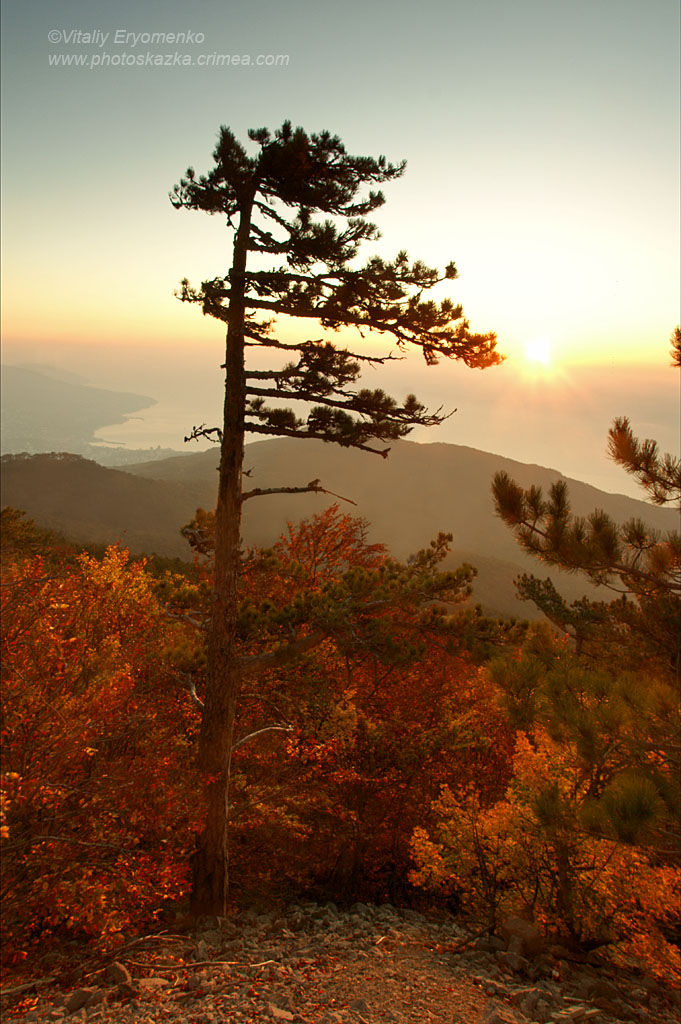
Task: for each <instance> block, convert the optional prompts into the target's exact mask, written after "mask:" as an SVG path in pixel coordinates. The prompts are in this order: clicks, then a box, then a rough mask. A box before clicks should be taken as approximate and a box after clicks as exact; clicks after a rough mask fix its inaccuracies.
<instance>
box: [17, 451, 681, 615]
mask: <svg viewBox="0 0 681 1024" xmlns="http://www.w3.org/2000/svg"><path fill="white" fill-rule="evenodd" d="M217 463H218V453H217V450H212V451H208V452H200V453H198V454H194V455H181V456H178V457H175V458H170V459H165V460H160V461H154V462H145V463H141V464H137V465H131V466H127V467H126V470H125V472H123V471H121V470H117V469H109V468H105V467H103V466H100V465H97V464H96V463H94V462H90V461H88V460H85V459H82V458H78V457H77V456H73V455H62V456H54V455H35V456H21V457H19V456H5V457H3V459H2V494H3V498H2V500H3V504H9V505H12V506H14V507H16V508H21V509H24V510H25V511H26V512H27V513H28V514H29V515H31V516H32V517H33V518H34V519H35V520H36V522H38V524H39V525H41V526H45V527H49V528H52V529H56V530H59V531H61V532H63V533H65V534H66V535H67V536H70V537H72V538H73V539H76V540H82V541H90V542H95V541H96V542H100V543H111V542H115V541H122V542H123V543H124V544H126V545H127V546H128V547H129V548H130V549H131V551H133V553H136V554H137V553H151V552H156V553H157V554H164V555H169V556H176V557H185V558H187V557H188V556H189V549H188V547H187V545H186V543H185V541H184V540H183V538H182V537H181V536H180V533H179V530H180V527H181V526H182V525H183V524H184V523H186V522H187V521H188V520H189V519H190V518H191V516H192V515H193V513H194V511H195V509H196V508H197V507H199V506H201V507H203V508H212V507H213V505H214V503H215V496H216V491H217V471H216V469H217ZM245 464H246V469H247V472H248V473H249V482H252V484H253V486H254V487H276V486H278V485H279V486H299V485H304V484H306V483H308V482H309V481H311V480H314V479H320V480H321V483H322V485H323V486H324V487H326V488H328V490H330V491H334V492H335V493H336V494H339V495H343V497H345V498H348V499H351V500H352V501H353V502H355V503H356V504H354V505H353V504H349V503H348V504H346V503H345V502H343V501H340V502H339V504H340V505H341V506H342V507H343V508H344V509H345V510H347V511H348V512H350V513H352V514H355V515H360V516H363V517H364V518H366V519H367V520H368V522H369V524H370V525H369V528H368V534H369V540H370V541H371V542H382V543H384V544H386V545H387V547H388V548H389V550H390V551H391V553H392V554H393V555H394V556H395V557H398V558H406V557H407V556H408V555H410V554H412V553H414V552H415V551H417V550H418V549H420V548H422V547H424V546H426V545H427V544H428V542H429V541H430V540H431V539H432V538H433V537H434V536H435V535H436V534H437V533H438V532H439V531H441V530H442V531H445V532H448V533H451V534H453V538H454V539H453V542H452V555H451V556H450V559H449V564H460V563H461V562H462V561H469V562H471V563H472V564H473V565H474V566H476V567H477V568H478V570H479V577H478V580H477V581H476V588H475V599H476V600H478V601H480V602H481V603H482V604H483V606H484V607H485V608H486V609H487V610H489V611H491V612H498V613H502V614H509V615H516V616H518V615H521V616H528V615H529V614H530V613H531V611H532V609H531V607H530V606H529V605H527V604H521V603H520V602H519V601H518V600H517V599H516V596H515V590H514V587H513V583H512V581H513V578H514V577H515V576H516V575H517V574H518V573H521V572H532V573H534V574H535V575H538V576H546V575H551V577H552V578H553V579H554V580H555V581H556V584H557V586H559V588H560V589H561V592H563V593H564V594H565V596H566V597H568V598H569V599H574V598H576V597H579V596H581V595H582V594H584V593H586V592H588V591H589V590H590V588H589V587H588V586H587V584H586V582H585V581H584V580H583V579H582V578H581V577H579V576H578V575H570V574H567V573H562V572H559V571H557V570H551V572H550V573H549V572H547V571H546V568H545V567H544V566H543V565H542V564H541V563H540V562H538V561H537V560H536V559H533V558H531V557H530V556H528V555H525V554H524V553H523V552H522V551H521V550H520V548H519V547H518V545H517V544H516V542H515V540H514V538H513V535H512V533H511V531H510V530H509V529H508V528H507V527H505V526H504V525H503V523H502V522H501V521H500V520H499V519H498V518H497V517H496V516H495V514H494V508H493V503H492V497H491V480H492V477H493V475H494V473H495V472H497V471H499V470H505V471H506V472H507V473H509V475H510V476H512V477H513V478H514V479H516V480H517V481H518V482H519V483H520V484H522V485H523V486H529V485H530V484H532V483H534V484H537V485H539V486H541V487H543V488H544V489H547V488H548V487H549V486H550V484H551V483H553V482H554V481H556V480H558V479H565V478H564V477H563V476H562V474H560V473H558V472H557V471H556V470H552V469H547V468H545V467H542V466H533V465H527V464H526V463H522V462H516V461H514V460H512V459H506V458H503V457H501V456H498V455H492V454H490V453H488V452H481V451H477V450H476V449H474V448H466V447H463V446H459V445H450V444H417V443H415V442H410V441H400V442H398V443H397V444H395V445H394V447H393V449H392V451H391V453H390V456H389V457H388V458H387V459H381V458H376V457H374V456H371V455H367V454H365V453H362V452H357V451H354V450H352V449H344V448H339V447H338V446H335V445H330V444H329V445H326V444H324V443H323V442H318V441H307V442H305V443H304V444H303V443H301V442H299V441H296V440H294V439H288V438H275V439H271V440H266V441H256V442H254V443H252V444H249V445H247V446H246V463H245ZM568 484H569V488H570V496H571V501H572V506H573V509H574V511H575V512H576V513H577V514H579V515H587V514H588V513H590V512H591V511H593V510H594V509H596V508H601V509H604V510H605V511H606V512H608V513H609V514H610V515H612V516H613V517H614V518H615V519H616V520H618V521H624V520H626V519H629V518H631V517H632V516H638V517H640V518H642V519H643V520H644V521H646V522H648V523H649V524H650V525H651V527H653V528H655V529H658V530H661V531H663V532H664V531H668V530H673V529H675V528H676V526H677V516H676V513H675V512H674V511H673V510H670V509H664V508H662V509H661V508H656V507H654V506H650V505H648V504H646V503H645V502H642V501H637V500H636V499H634V498H629V497H627V496H625V495H617V494H607V493H606V492H604V491H599V490H598V489H597V488H595V487H591V486H590V485H588V484H584V483H581V482H580V481H576V480H568ZM337 500H338V499H335V498H333V497H329V496H328V495H324V494H304V495H268V496H264V497H261V498H255V499H253V500H250V501H248V502H246V504H245V506H244V529H243V534H244V543H245V544H246V545H259V546H268V545H270V544H272V543H273V542H274V541H275V540H276V539H277V537H278V536H279V535H280V534H281V533H282V532H283V531H284V530H285V529H286V523H287V521H289V520H290V521H292V522H294V523H295V522H298V521H299V520H301V519H303V518H307V517H309V516H311V515H314V514H315V513H316V512H319V511H321V510H322V509H324V508H326V507H328V506H329V505H330V504H332V503H334V502H336V501H337ZM599 593H600V594H601V595H602V596H603V597H606V596H607V592H604V591H600V592H599Z"/></svg>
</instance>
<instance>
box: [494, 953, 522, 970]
mask: <svg viewBox="0 0 681 1024" xmlns="http://www.w3.org/2000/svg"><path fill="white" fill-rule="evenodd" d="M497 960H498V962H499V963H500V964H504V965H505V966H506V967H510V969H511V970H512V971H514V972H515V973H516V974H520V973H521V972H522V971H526V970H527V969H528V967H529V966H530V961H529V960H527V959H526V958H525V957H524V956H521V955H520V953H497Z"/></svg>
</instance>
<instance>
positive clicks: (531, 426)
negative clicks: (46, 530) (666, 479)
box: [3, 343, 679, 497]
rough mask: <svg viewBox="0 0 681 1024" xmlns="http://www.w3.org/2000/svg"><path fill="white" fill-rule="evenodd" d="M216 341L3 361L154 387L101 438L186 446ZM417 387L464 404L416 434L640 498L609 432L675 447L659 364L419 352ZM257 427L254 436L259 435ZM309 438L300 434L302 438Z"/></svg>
mask: <svg viewBox="0 0 681 1024" xmlns="http://www.w3.org/2000/svg"><path fill="white" fill-rule="evenodd" d="M220 347H221V346H220V344H218V343H216V344H215V345H213V346H206V345H204V344H201V345H197V346H196V347H195V348H188V347H186V346H177V347H175V346H173V347H172V348H170V349H169V350H168V351H166V352H165V353H163V354H162V353H161V352H160V351H159V349H158V348H157V347H151V346H150V347H147V348H141V347H139V346H135V347H134V348H132V347H130V348H128V347H122V348H120V349H107V350H106V351H104V352H102V351H101V350H98V349H97V348H96V347H95V346H91V347H89V348H88V349H84V348H83V346H80V345H74V346H63V345H62V346H54V345H53V346H48V345H45V344H39V345H34V346H31V347H30V348H25V347H23V346H22V347H20V348H19V347H16V346H7V347H6V349H5V351H4V353H3V361H4V364H5V365H23V366H24V367H26V368H33V369H35V370H37V371H40V370H41V368H44V367H45V366H49V365H50V363H51V365H52V366H53V367H55V368H56V369H58V370H62V371H65V372H66V373H71V374H73V375H74V377H77V378H78V379H79V382H80V383H83V384H88V385H89V386H93V387H98V388H105V389H108V390H114V391H124V392H132V393H135V394H141V395H147V396H149V397H150V398H153V399H155V400H156V403H157V404H156V405H153V406H150V407H149V408H146V409H142V410H139V411H138V412H135V413H132V414H131V415H129V416H128V418H127V420H126V422H125V423H124V424H119V425H114V426H109V427H103V428H101V429H100V430H98V431H96V434H95V437H96V439H97V440H98V441H101V442H103V443H109V444H115V445H123V446H124V447H126V448H155V447H157V446H160V447H161V448H172V449H174V450H176V451H181V452H183V453H186V454H191V453H192V452H195V451H200V450H205V449H206V448H207V447H209V446H208V445H207V444H206V443H203V444H197V443H196V442H192V443H188V444H185V443H184V440H183V439H184V437H185V435H186V434H188V433H189V432H190V430H191V428H192V426H194V425H198V424H200V423H204V422H205V423H206V424H207V425H209V426H210V425H217V423H218V422H219V418H220V415H221V405H222V395H223V382H222V372H223V371H222V370H221V369H220V366H219V363H220V360H221V356H220ZM408 366H409V370H410V381H409V387H410V389H412V390H413V391H414V392H415V393H416V395H417V397H419V398H420V399H421V400H422V401H425V402H426V403H427V404H428V405H429V407H431V408H438V407H439V406H443V407H444V410H445V411H450V410H452V409H454V408H456V410H457V411H456V412H455V413H453V415H452V416H451V417H450V418H449V419H447V420H446V421H445V422H444V423H443V424H442V425H441V426H440V427H436V428H430V429H428V428H416V429H415V430H414V431H412V433H411V434H410V435H409V437H408V439H409V440H411V441H416V442H418V443H425V444H433V443H447V444H458V445H464V446H466V447H470V448H477V449H479V450H481V451H487V452H491V453H493V454H496V455H502V456H504V457H506V458H511V459H516V460H517V461H520V462H525V463H530V464H536V465H540V466H546V467H549V468H552V469H557V470H559V471H560V472H561V473H563V474H565V475H566V476H569V477H573V478H575V479H578V480H583V481H584V482H585V483H590V484H592V485H593V486H595V487H599V488H601V489H602V490H605V491H609V492H611V493H619V494H628V495H630V496H632V497H643V493H642V491H641V490H640V488H639V487H638V486H637V485H636V483H635V482H634V481H633V480H632V479H631V478H630V477H629V476H628V475H627V474H626V473H625V472H624V470H622V469H620V468H619V467H617V466H616V465H614V464H613V463H612V462H611V461H610V460H609V459H608V458H607V455H606V448H607V431H608V428H609V426H610V424H611V422H612V420H613V419H614V418H615V417H616V416H628V417H629V418H630V420H631V422H632V426H633V428H634V430H635V431H636V432H637V433H638V434H639V436H641V437H651V438H654V439H655V440H657V441H658V444H659V445H660V448H661V449H662V450H663V451H669V452H671V453H672V454H675V455H678V454H679V431H678V409H679V381H678V371H675V370H673V369H671V368H669V367H668V366H661V367H637V368H631V367H629V368H624V369H622V368H620V369H618V368H615V367H610V368H608V367H584V366H582V367H572V368H570V369H564V370H562V371H560V373H559V372H558V371H556V370H553V371H551V372H550V373H549V372H543V371H542V369H541V368H536V369H535V370H533V371H532V372H531V373H529V372H528V371H527V370H525V371H524V372H523V370H522V369H521V368H519V367H517V366H515V367H514V366H513V364H512V363H511V362H508V363H505V364H503V365H502V366H501V367H495V368H492V369H490V370H486V371H470V370H467V369H466V368H465V367H462V366H457V365H450V364H446V363H443V364H440V365H439V366H437V367H425V365H424V364H423V362H422V360H421V361H419V360H418V359H417V357H416V356H413V357H412V358H411V359H410V360H409V363H408ZM368 382H369V383H370V384H371V386H374V387H375V386H381V387H385V389H386V390H387V391H388V392H389V393H394V394H395V395H396V396H398V397H403V392H404V364H400V363H397V364H394V365H393V364H389V365H387V366H384V367H382V368H380V369H377V370H375V371H373V372H372V373H371V375H370V377H369V379H368ZM258 439H260V436H259V435H249V437H248V438H247V440H258ZM300 443H301V444H302V443H303V442H302V441H301V442H300ZM367 457H368V458H370V456H367Z"/></svg>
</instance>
